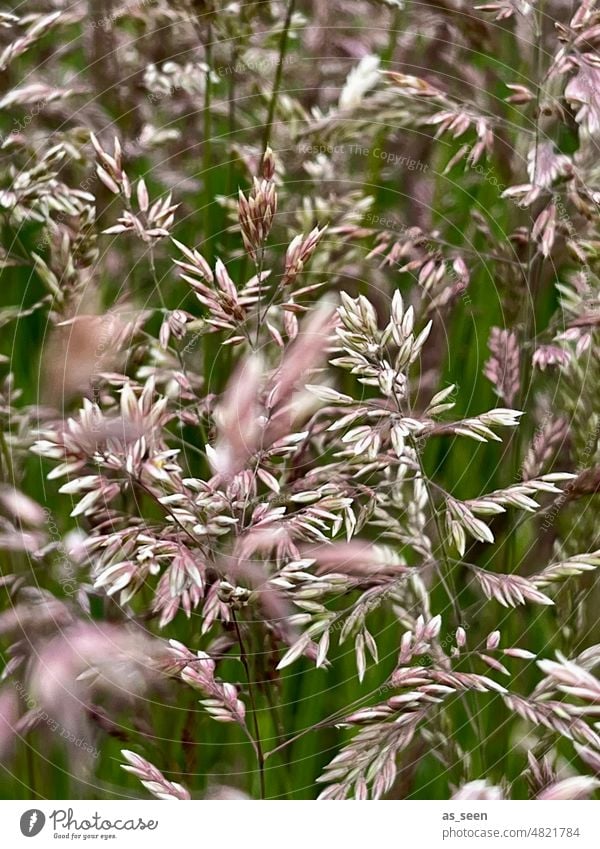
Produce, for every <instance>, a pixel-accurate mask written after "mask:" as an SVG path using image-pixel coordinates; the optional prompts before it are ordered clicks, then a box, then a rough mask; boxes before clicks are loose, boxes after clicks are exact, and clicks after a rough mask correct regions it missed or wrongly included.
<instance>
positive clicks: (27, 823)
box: [21, 808, 46, 837]
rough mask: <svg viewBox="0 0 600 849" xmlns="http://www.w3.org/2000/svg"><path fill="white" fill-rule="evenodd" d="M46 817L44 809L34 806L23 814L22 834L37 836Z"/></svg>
mask: <svg viewBox="0 0 600 849" xmlns="http://www.w3.org/2000/svg"><path fill="white" fill-rule="evenodd" d="M45 823H46V817H45V816H44V814H43V813H42V811H40V810H38V809H37V808H32V809H31V810H30V811H25V813H24V814H23V815H22V816H21V834H23V835H24V836H25V837H35V836H36V834H39V833H40V831H41V830H42V829H43V827H44V825H45Z"/></svg>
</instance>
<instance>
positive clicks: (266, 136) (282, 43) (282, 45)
mask: <svg viewBox="0 0 600 849" xmlns="http://www.w3.org/2000/svg"><path fill="white" fill-rule="evenodd" d="M295 5H296V0H289V2H288V6H287V12H286V15H285V22H284V24H283V29H282V30H281V38H280V39H279V60H278V62H277V70H276V71H275V79H274V81H273V91H272V92H271V99H270V101H269V112H268V114H267V123H266V124H265V128H264V132H263V154H264V152H265V151H266V149H267V147H268V146H269V142H270V141H271V130H272V129H273V120H274V118H275V108H276V106H277V98H278V97H279V89H280V88H281V78H282V76H283V65H284V62H285V52H286V50H287V42H288V35H289V32H290V25H291V23H292V15H293V14H294V6H295Z"/></svg>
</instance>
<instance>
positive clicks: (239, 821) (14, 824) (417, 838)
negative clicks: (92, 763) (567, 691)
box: [0, 800, 600, 849]
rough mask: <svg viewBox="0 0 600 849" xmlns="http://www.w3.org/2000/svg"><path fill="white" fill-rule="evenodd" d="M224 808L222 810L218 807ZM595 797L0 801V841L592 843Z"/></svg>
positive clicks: (273, 847)
mask: <svg viewBox="0 0 600 849" xmlns="http://www.w3.org/2000/svg"><path fill="white" fill-rule="evenodd" d="M228 808H229V810H228ZM599 814H600V802H587V801H586V802H584V801H577V802H570V801H562V802H509V801H498V802H481V801H473V802H466V801H461V802H458V801H455V802H438V801H431V802H416V801H389V802H268V801H267V802H238V801H234V802H232V801H207V802H202V801H190V802H159V801H148V802H144V801H107V802H103V801H97V802H88V801H77V800H73V801H69V802H63V801H60V802H52V801H51V802H46V801H43V802H42V801H38V802H28V801H24V802H20V801H0V824H1V832H0V843H1V844H2V846H5V847H7V849H13V847H21V846H30V847H31V849H34V847H35V849H37V847H39V849H42V847H46V846H54V847H60V846H66V845H67V843H70V844H71V845H73V844H78V845H86V846H90V845H92V846H98V847H100V846H107V845H108V846H115V847H117V846H118V847H123V849H125V847H130V846H131V847H144V849H152V847H161V849H192V847H194V849H195V847H202V849H205V848H206V847H209V846H219V845H222V846H223V847H227V849H229V847H232V846H233V847H234V849H330V847H331V849H333V847H336V849H337V847H340V849H380V847H384V846H391V847H398V849H404V847H410V849H412V848H413V847H414V849H437V847H440V849H441V847H448V849H451V847H455V849H457V847H464V849H467V848H468V847H485V849H493V848H494V847H504V849H510V847H515V849H517V847H518V849H535V847H542V846H545V847H561V849H562V847H565V849H598V847H600V834H599V828H598V816H599Z"/></svg>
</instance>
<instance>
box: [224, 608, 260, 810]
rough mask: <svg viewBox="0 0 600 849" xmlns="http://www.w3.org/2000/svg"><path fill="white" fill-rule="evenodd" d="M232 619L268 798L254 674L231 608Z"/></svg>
mask: <svg viewBox="0 0 600 849" xmlns="http://www.w3.org/2000/svg"><path fill="white" fill-rule="evenodd" d="M231 619H232V622H233V626H234V628H235V633H236V636H237V641H238V644H239V647H240V660H241V661H242V665H243V667H244V669H245V671H246V679H247V681H248V697H249V699H250V707H251V708H252V719H253V722H254V735H255V737H254V742H255V744H256V747H255V752H256V760H257V762H258V776H259V781H260V798H261V799H266V798H267V796H266V790H265V756H264V753H263V747H262V742H261V738H260V728H259V726H258V712H257V710H256V700H255V698H254V687H253V686H252V675H251V673H250V663H249V662H248V655H247V653H246V648H245V646H244V640H243V638H242V632H241V631H240V626H239V624H238V621H237V617H236V615H235V611H234V610H233V609H232V610H231Z"/></svg>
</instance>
